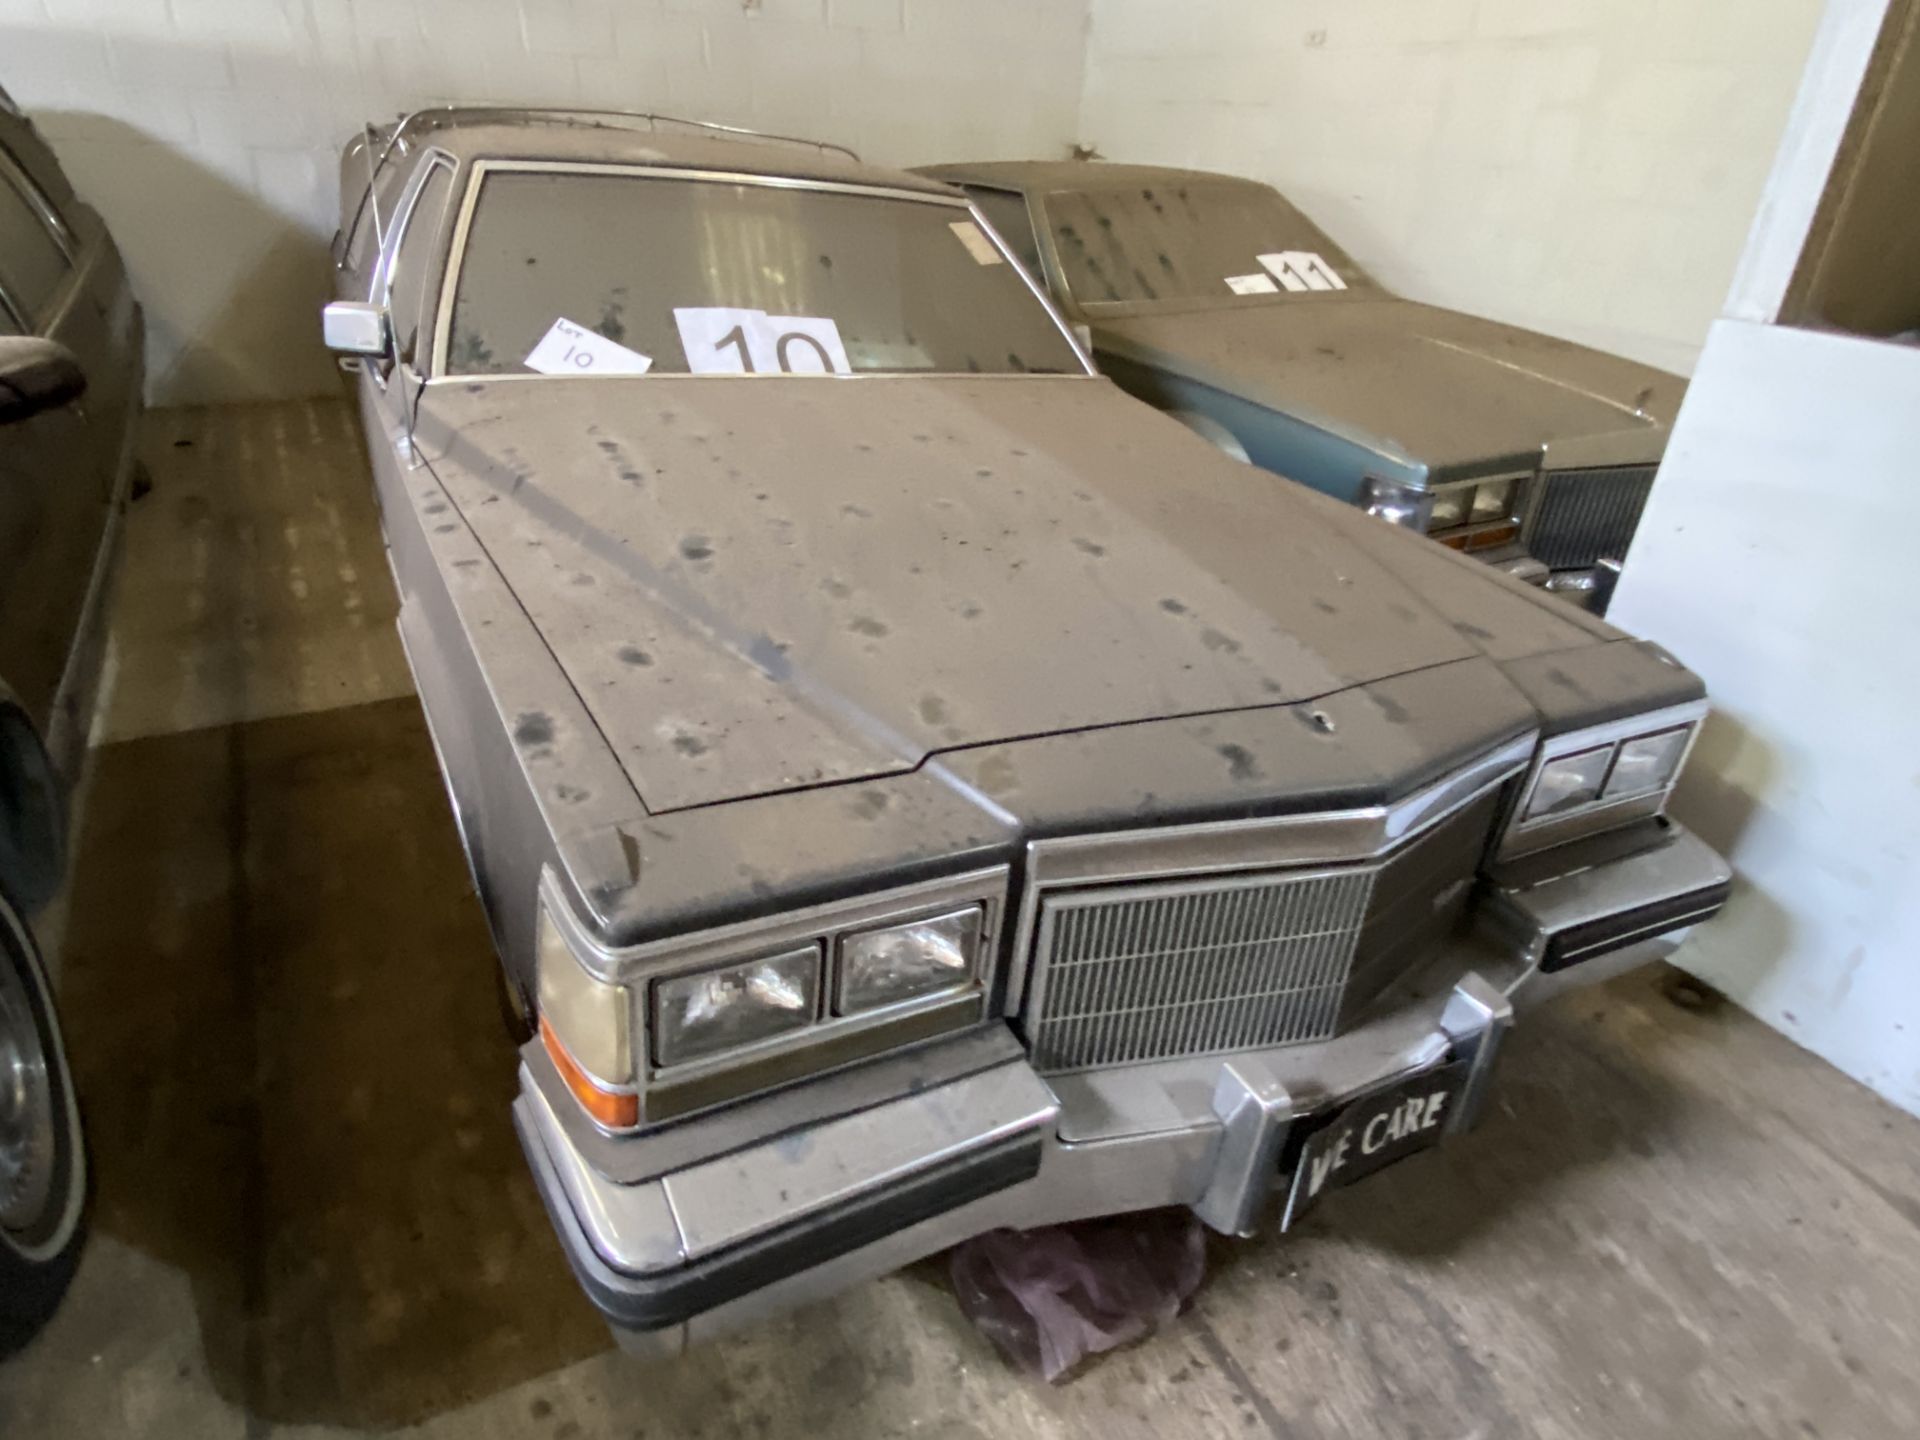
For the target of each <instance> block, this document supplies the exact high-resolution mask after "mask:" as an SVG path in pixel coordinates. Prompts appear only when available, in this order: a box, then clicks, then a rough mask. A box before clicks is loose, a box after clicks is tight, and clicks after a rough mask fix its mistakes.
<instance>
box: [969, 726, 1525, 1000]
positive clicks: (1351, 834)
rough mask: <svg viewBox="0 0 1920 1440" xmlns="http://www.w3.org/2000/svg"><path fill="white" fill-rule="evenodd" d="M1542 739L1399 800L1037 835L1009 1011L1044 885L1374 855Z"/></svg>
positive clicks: (1503, 750)
mask: <svg viewBox="0 0 1920 1440" xmlns="http://www.w3.org/2000/svg"><path fill="white" fill-rule="evenodd" d="M1538 743H1539V735H1538V733H1537V732H1535V731H1528V732H1527V733H1526V734H1524V735H1521V736H1519V737H1517V738H1516V739H1513V740H1510V741H1508V742H1507V743H1506V744H1504V745H1502V746H1500V747H1499V748H1498V749H1495V750H1491V751H1489V752H1487V753H1486V754H1485V755H1482V756H1481V757H1480V758H1478V759H1477V760H1473V761H1471V762H1469V763H1468V764H1467V765H1465V766H1463V767H1462V768H1461V769H1459V770H1457V771H1455V772H1454V773H1453V774H1451V775H1449V776H1447V777H1445V778H1444V779H1441V780H1438V781H1435V782H1434V783H1433V784H1431V785H1429V786H1427V787H1426V788H1425V789H1423V790H1419V791H1416V792H1415V793H1414V794H1412V795H1409V796H1407V797H1406V798H1405V799H1402V800H1398V801H1395V802H1394V803H1393V804H1391V805H1369V806H1365V807H1362V808H1358V809H1352V810H1330V811H1329V810H1323V811H1319V812H1317V813H1313V814H1306V815H1275V816H1266V817H1263V818H1261V819H1257V820H1210V821H1203V822H1201V823H1199V824H1194V825H1169V826H1163V827H1160V828H1158V829H1151V830H1120V831H1109V832H1103V833H1099V834H1092V835H1070V836H1063V837H1061V838H1058V839H1053V840H1033V841H1029V842H1028V843H1027V850H1026V861H1027V866H1026V883H1025V888H1024V893H1023V894H1022V895H1021V897H1020V910H1019V917H1018V920H1017V921H1016V923H1015V926H1014V935H1013V949H1012V955H1013V964H1012V967H1011V970H1010V974H1009V977H1008V983H1007V1001H1006V1006H1005V1010H1006V1013H1007V1014H1009V1015H1013V1014H1017V1013H1019V1010H1020V1007H1021V1004H1022V1002H1023V1001H1024V999H1025V991H1026V984H1027V975H1028V969H1029V965H1028V962H1029V960H1030V959H1031V957H1032V952H1033V941H1034V933H1035V927H1036V925H1037V923H1038V917H1039V911H1040V898H1041V894H1042V892H1044V891H1048V890H1054V889H1058V888H1060V887H1062V886H1066V885H1091V884H1116V883H1121V882H1125V881H1132V880H1149V879H1154V878H1156V877H1160V876H1169V875H1179V876H1196V877H1198V876H1204V875H1219V874H1230V873H1232V872H1235V871H1243V870H1260V869H1277V868H1281V867H1287V866H1297V865H1329V864H1343V863H1351V862H1357V861H1363V860H1371V859H1373V858H1374V857H1376V856H1379V855H1383V854H1384V853H1386V852H1387V851H1388V850H1391V849H1394V848H1395V847H1397V846H1399V845H1401V844H1404V843H1405V842H1406V841H1408V840H1411V839H1413V838H1414V837H1415V836H1416V835H1419V834H1421V833H1422V832H1423V831H1426V830H1428V829H1431V828H1432V827H1433V826H1434V825H1437V824H1438V823H1439V822H1440V821H1442V820H1444V819H1446V818H1447V817H1448V816H1449V815H1452V814H1453V813H1455V812H1456V811H1458V810H1461V809H1464V808H1465V807H1466V806H1467V805H1469V804H1471V803H1472V802H1473V801H1474V800H1476V799H1478V798H1479V797H1480V796H1482V795H1484V794H1485V793H1486V792H1487V791H1488V790H1491V789H1493V788H1494V787H1496V786H1498V785H1501V784H1504V783H1505V782H1506V781H1508V780H1509V779H1511V778H1512V777H1513V776H1514V775H1516V774H1518V773H1519V772H1520V771H1521V770H1522V769H1523V768H1524V767H1525V766H1526V763H1527V761H1528V759H1529V758H1531V757H1532V756H1533V753H1534V750H1535V749H1536V747H1537V746H1538Z"/></svg>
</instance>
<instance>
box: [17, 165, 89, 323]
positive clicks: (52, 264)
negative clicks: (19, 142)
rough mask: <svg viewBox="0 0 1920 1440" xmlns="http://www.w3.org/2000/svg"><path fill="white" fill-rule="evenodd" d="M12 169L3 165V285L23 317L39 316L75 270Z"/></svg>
mask: <svg viewBox="0 0 1920 1440" xmlns="http://www.w3.org/2000/svg"><path fill="white" fill-rule="evenodd" d="M8 168H9V167H7V166H4V165H0V286H4V288H5V289H6V292H7V296H8V298H9V299H11V300H12V301H13V303H14V304H15V305H16V306H18V307H19V309H20V311H21V312H22V313H23V314H25V315H28V316H35V315H38V314H40V312H41V311H42V310H44V309H46V307H47V305H48V304H49V302H51V301H52V299H53V297H54V294H55V292H56V291H58V290H59V288H60V283H61V281H63V280H65V279H66V278H67V272H68V271H69V270H70V269H72V268H73V267H72V263H71V262H70V261H69V260H68V259H67V252H66V251H65V250H63V249H62V248H61V246H60V242H59V240H57V239H56V238H55V237H54V233H53V231H52V230H51V229H50V228H49V227H48V225H47V222H46V219H45V217H44V216H42V215H41V214H40V212H39V211H38V210H37V209H35V208H34V205H33V202H32V201H30V200H29V199H28V198H27V195H26V193H25V192H24V191H22V190H21V188H20V186H19V183H18V182H17V181H16V180H15V179H14V177H13V176H12V175H10V174H8V173H7V171H8Z"/></svg>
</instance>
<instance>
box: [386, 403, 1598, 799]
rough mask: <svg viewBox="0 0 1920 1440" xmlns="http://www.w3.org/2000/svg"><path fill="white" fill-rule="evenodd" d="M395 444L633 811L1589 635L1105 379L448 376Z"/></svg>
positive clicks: (1248, 701)
mask: <svg viewBox="0 0 1920 1440" xmlns="http://www.w3.org/2000/svg"><path fill="white" fill-rule="evenodd" d="M417 438H418V444H419V447H420V451H421V454H422V455H423V456H424V457H425V458H426V459H427V461H428V463H429V464H430V466H431V467H432V470H433V473H434V475H435V477H436V478H437V479H438V480H439V482H440V485H441V487H442V489H444V491H445V492H446V494H447V495H448V496H449V497H450V498H451V500H452V501H453V503H454V505H455V506H456V507H457V510H458V512H459V513H458V516H457V517H454V516H448V517H445V518H439V519H437V524H439V525H441V526H449V527H450V526H453V525H455V524H459V523H462V522H464V524H465V525H466V526H468V527H470V529H471V531H472V534H473V536H474V537H475V539H477V540H478V541H479V543H480V545H481V546H482V547H483V549H484V551H485V553H486V555H487V557H488V559H489V560H490V562H491V564H492V565H493V566H494V567H495V568H496V569H497V570H498V572H499V573H500V575H501V576H502V578H503V579H504V580H505V581H506V583H507V584H508V586H509V587H510V588H511V589H512V591H513V594H514V597H515V599H516V600H517V602H518V603H519V605H520V606H521V607H522V608H523V609H524V610H525V612H526V613H527V615H528V616H529V617H530V618H531V620H532V621H533V623H534V626H535V627H536V628H537V630H538V631H539V634H540V636H541V638H542V640H544V642H545V644H546V646H547V647H548V649H549V650H550V651H551V653H552V656H553V658H554V659H555V660H556V661H557V662H558V664H559V665H560V667H561V668H562V669H563V670H564V671H565V673H566V676H567V679H568V681H569V682H570V683H571V685H572V687H573V689H574V690H575V692H577V694H578V695H579V696H580V698H581V700H582V701H583V703H584V704H585V706H586V708H587V710H588V712H589V713H590V715H591V718H592V721H593V723H594V725H595V726H596V727H597V729H598V730H599V732H600V734H601V735H602V736H603V737H604V739H605V741H606V743H607V744H608V746H609V747H610V748H611V749H612V750H613V752H614V753H615V755H617V757H618V758H619V760H620V762H621V764H622V765H623V766H624V768H625V770H626V772H627V774H628V776H629V778H630V779H631V780H632V782H633V785H634V788H635V789H636V791H637V792H638V793H639V795H640V797H641V799H642V801H643V802H644V803H645V805H646V807H647V808H648V810H649V811H651V812H653V813H655V814H659V813H663V812H666V811H672V810H679V809H685V808H687V807H692V806H700V805H707V804H713V803H716V802H720V801H727V800H735V799H741V798H745V797H748V796H754V795H765V794H772V793H776V792H780V791H784V790H792V789H796V788H801V787H807V786H812V785H819V784H823V783H830V782H836V781H846V780H853V779H861V778H868V777H873V776H878V775H885V774H896V773H903V772H906V771H911V770H913V769H915V768H917V767H918V766H919V765H920V764H921V763H922V762H923V761H924V760H925V758H926V757H927V756H928V755H929V754H931V753H934V752H936V751H940V750H946V749H957V748H961V747H966V746H976V745H981V744H986V743H991V742H998V741H1006V740H1012V739H1018V738H1024V737H1031V736H1040V735H1047V734H1055V733H1059V732H1064V731H1074V730H1085V729H1089V728H1094V727H1102V726H1115V725H1124V724H1128V723H1131V722H1137V721H1141V720H1148V719H1159V718H1165V717H1173V716H1183V715H1195V714H1206V713H1214V712H1223V711H1232V710H1239V709H1245V708H1248V707H1255V706H1273V705H1280V704H1287V703H1293V702H1298V701H1301V700H1306V699H1311V698H1314V697H1316V696H1320V695H1326V694H1330V693H1332V692H1335V691H1340V690H1344V689H1346V688H1348V687H1351V686H1354V685H1359V684H1363V683H1366V682H1369V681H1373V680H1377V679H1381V678H1384V677H1388V676H1393V675H1398V674H1402V673H1405V672H1408V671H1412V670H1417V669H1421V668H1423V667H1427V666H1433V665H1439V664H1444V663H1447V662H1450V661H1454V660H1458V659H1461V658H1464V657H1468V656H1472V655H1474V654H1476V653H1483V652H1486V653H1492V652H1494V651H1497V650H1499V649H1500V648H1502V647H1505V648H1507V649H1514V650H1520V651H1525V650H1533V649H1542V648H1550V647H1552V646H1556V645H1558V646H1569V645H1574V644H1579V643H1584V642H1586V641H1588V640H1589V639H1590V638H1591V635H1592V631H1591V629H1590V628H1582V624H1581V623H1580V622H1575V621H1573V620H1571V619H1562V618H1559V617H1557V616H1554V615H1551V614H1549V613H1548V612H1547V611H1545V610H1544V609H1542V608H1541V605H1540V604H1539V603H1538V602H1536V601H1534V600H1533V599H1531V598H1523V597H1518V596H1514V595H1509V594H1507V593H1505V592H1503V591H1501V590H1500V589H1499V588H1498V586H1496V585H1494V583H1493V582H1492V581H1491V580H1490V579H1489V578H1487V577H1485V576H1484V575H1483V574H1481V573H1477V572H1475V571H1474V570H1473V569H1472V568H1471V567H1466V568H1462V566H1464V562H1459V564H1456V563H1455V557H1452V556H1450V555H1448V554H1446V552H1444V551H1441V550H1439V549H1438V548H1437V547H1431V546H1428V545H1426V544H1425V543H1424V542H1420V541H1417V540H1415V539H1414V538H1413V537H1411V536H1406V535H1401V534H1398V533H1389V528H1390V527H1386V526H1383V525H1381V524H1380V523H1379V522H1378V521H1374V520H1371V519H1368V518H1366V517H1364V516H1361V515H1359V514H1358V513H1357V512H1353V511H1350V510H1344V509H1340V508H1339V507H1335V506H1332V505H1330V504H1327V503H1325V502H1323V501H1321V500H1320V498H1319V497H1316V496H1312V495H1309V494H1307V493H1306V492H1303V491H1300V490H1298V489H1297V488H1296V487H1294V486H1291V485H1287V484H1284V483H1280V482H1276V481H1275V480H1274V478H1273V477H1272V476H1270V475H1266V474H1264V473H1262V472H1259V471H1256V470H1253V469H1250V468H1247V467H1244V466H1241V465H1238V464H1235V463H1234V462H1232V461H1230V460H1227V459H1226V458H1225V457H1223V456H1221V455H1220V454H1219V453H1218V452H1217V451H1215V450H1214V449H1213V448H1212V447H1211V446H1210V445H1208V444H1207V443H1206V442H1205V441H1203V440H1200V439H1199V438H1198V437H1196V436H1193V435H1191V434H1190V433H1189V432H1187V431H1186V430H1185V429H1184V428H1182V427H1180V426H1178V425H1174V424H1171V423H1169V422H1168V421H1167V420H1166V419H1165V418H1164V417H1161V416H1159V415H1157V414H1155V413H1154V412H1153V411H1151V410H1149V409H1148V408H1147V407H1145V406H1142V405H1138V404H1137V403H1135V402H1134V401H1132V400H1130V399H1128V398H1126V397H1125V396H1123V395H1122V394H1120V393H1119V392H1118V391H1117V390H1115V389H1114V388H1113V387H1112V385H1111V384H1109V383H1108V382H1105V381H1102V380H1095V379H1085V378H1060V379H1040V378H1034V379H1015V378H1011V377H1008V378H975V379H964V378H962V379H925V378H909V377H898V378H895V377H862V378H856V379H846V380H824V379H822V380H787V379H776V378H768V379H764V380H757V379H718V378H704V377H664V376H662V377H648V378H645V379H641V380H613V379H607V380H572V379H569V380H540V381H527V380H518V379H516V380H501V381H493V382H475V383H467V382H440V383H437V384H434V385H431V386H429V387H427V388H426V390H425V391H424V392H423V395H422V398H421V402H420V409H419V421H418V426H417ZM430 523H435V522H430ZM1356 526H1357V527H1361V528H1360V529H1356V528H1355V527H1356ZM1429 550H1431V551H1432V552H1433V553H1432V554H1431V555H1429V554H1427V553H1426V552H1427V551H1429ZM1409 558H1410V559H1412V562H1413V569H1414V571H1415V572H1416V573H1417V574H1419V575H1423V576H1425V577H1427V578H1425V579H1422V580H1419V581H1417V582H1409V581H1407V580H1405V579H1403V578H1401V577H1400V575H1398V574H1397V573H1396V571H1397V569H1398V561H1399V560H1404V559H1409ZM464 563H475V562H473V561H471V560H469V561H466V562H464ZM1436 564H1437V565H1438V566H1439V567H1440V568H1439V570H1438V571H1435V570H1434V568H1433V567H1434V566H1435V565H1436ZM1436 576H1437V578H1435V577H1436ZM1423 592H1424V593H1423ZM1436 597H1438V599H1436ZM1448 597H1451V598H1450V599H1449V598H1448ZM1449 607H1451V608H1449ZM1463 607H1464V608H1463ZM1463 616H1470V618H1466V619H1463V618H1462V617H1463ZM483 648H484V647H483Z"/></svg>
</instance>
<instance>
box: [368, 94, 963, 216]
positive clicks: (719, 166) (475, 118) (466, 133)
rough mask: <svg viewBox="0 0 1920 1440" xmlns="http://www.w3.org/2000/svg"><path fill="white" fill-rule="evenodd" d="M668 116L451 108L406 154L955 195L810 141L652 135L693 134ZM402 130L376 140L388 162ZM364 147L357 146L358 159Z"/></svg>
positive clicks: (414, 134) (695, 132)
mask: <svg viewBox="0 0 1920 1440" xmlns="http://www.w3.org/2000/svg"><path fill="white" fill-rule="evenodd" d="M692 123H693V122H687V121H677V120H673V119H671V118H670V117H666V116H657V117H656V116H646V115H637V114H636V115H626V114H623V113H620V112H598V111H560V110H550V111H549V110H514V109H491V108H488V109H447V110H424V111H419V112H416V113H415V114H413V115H411V116H408V117H406V118H405V119H404V120H402V121H400V122H398V127H399V128H400V129H401V131H402V139H403V144H402V146H401V148H400V150H399V151H397V152H396V154H399V153H406V152H411V151H417V150H418V149H421V148H425V147H427V146H434V147H437V148H439V149H442V150H445V151H446V152H447V153H449V154H450V155H452V156H453V157H454V158H455V159H456V160H460V161H462V162H465V161H469V160H559V161H568V162H574V163H579V162H588V163H601V164H616V165H619V164H626V165H665V166H673V167H677V168H685V169H689V170H724V171H733V172H738V173H741V174H747V175H766V176H773V177H776V178H782V179H796V180H817V181H823V182H828V183H838V184H846V185H871V186H880V187H886V188H891V189H898V190H915V191H922V192H925V193H927V194H929V195H947V196H950V195H952V194H953V190H952V188H951V187H950V186H948V185H946V184H943V183H942V182H940V181H938V180H934V179H931V178H929V177H927V176H924V175H915V174H912V173H910V172H908V171H905V170H892V169H888V168H886V167H884V166H879V165H869V164H867V163H865V162H864V161H862V160H859V159H858V158H856V157H854V156H853V154H852V152H851V151H845V152H842V151H839V150H838V147H829V146H826V145H824V144H822V143H818V142H814V141H810V140H793V139H789V138H786V137H782V136H770V135H756V134H752V133H750V132H734V131H723V130H721V129H718V128H716V129H714V130H712V131H702V130H700V129H691V130H678V131H676V130H671V129H661V128H652V127H653V126H654V125H655V124H660V125H690V124H692ZM395 128H396V127H395V126H392V125H389V126H387V127H385V128H376V129H375V130H374V132H373V143H374V153H375V155H376V156H378V155H379V153H380V152H381V150H383V149H384V148H385V146H386V144H387V141H388V139H389V137H390V136H391V135H392V134H393V132H394V129H395ZM363 141H364V137H356V139H355V140H354V141H352V142H350V143H349V146H348V149H349V151H351V150H353V149H354V148H356V147H357V146H359V145H360V144H362V143H363Z"/></svg>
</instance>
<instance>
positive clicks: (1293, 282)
mask: <svg viewBox="0 0 1920 1440" xmlns="http://www.w3.org/2000/svg"><path fill="white" fill-rule="evenodd" d="M1254 258H1256V259H1257V260H1259V262H1260V263H1261V264H1262V265H1264V266H1266V267H1267V269H1269V270H1271V271H1272V272H1273V278H1274V279H1276V280H1278V281H1279V282H1280V283H1281V284H1282V285H1284V286H1286V287H1287V289H1289V290H1294V291H1299V290H1344V289H1346V288H1347V282H1346V281H1344V280H1342V279H1341V278H1340V276H1339V274H1338V272H1336V271H1335V270H1334V268H1333V267H1332V266H1331V265H1329V264H1327V262H1326V261H1324V260H1322V259H1321V258H1320V256H1319V255H1318V254H1317V253H1316V252H1314V251H1312V250H1276V251H1275V252H1274V253H1273V254H1271V255H1259V256H1256V257H1254Z"/></svg>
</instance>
